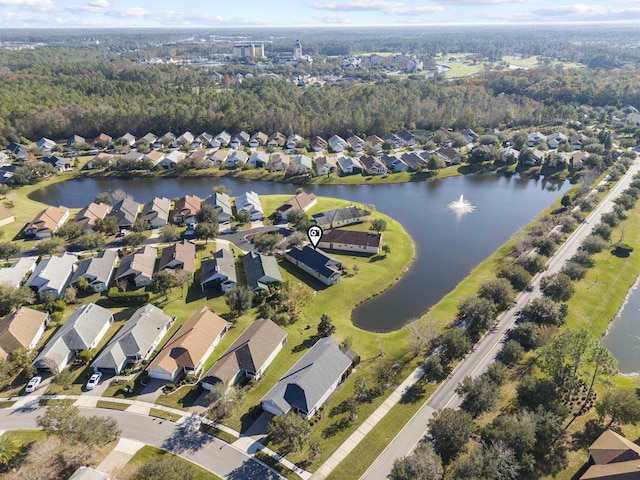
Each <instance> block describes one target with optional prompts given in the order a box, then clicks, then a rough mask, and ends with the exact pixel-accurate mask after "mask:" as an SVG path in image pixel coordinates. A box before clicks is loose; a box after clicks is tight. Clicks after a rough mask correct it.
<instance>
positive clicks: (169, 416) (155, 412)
mask: <svg viewBox="0 0 640 480" xmlns="http://www.w3.org/2000/svg"><path fill="white" fill-rule="evenodd" d="M149 416H150V417H156V418H162V419H164V420H169V421H170V422H177V421H178V420H180V419H181V418H182V417H181V416H180V415H177V414H175V413H171V412H167V411H165V410H160V409H159V408H152V409H151V410H149Z"/></svg>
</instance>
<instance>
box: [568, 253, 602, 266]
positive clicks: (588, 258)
mask: <svg viewBox="0 0 640 480" xmlns="http://www.w3.org/2000/svg"><path fill="white" fill-rule="evenodd" d="M569 261H570V262H572V263H577V264H578V265H581V266H583V267H585V268H591V267H593V266H594V265H595V264H596V262H595V260H594V259H593V255H592V254H591V253H589V252H585V251H583V250H580V251H577V252H576V253H575V254H574V255H573V257H571V258H570V259H569Z"/></svg>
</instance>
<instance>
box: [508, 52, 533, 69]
mask: <svg viewBox="0 0 640 480" xmlns="http://www.w3.org/2000/svg"><path fill="white" fill-rule="evenodd" d="M502 61H503V62H506V63H508V64H510V65H517V66H518V67H525V68H536V67H537V66H538V55H533V56H531V57H527V58H523V57H519V58H518V59H516V57H514V56H513V55H505V56H504V57H502Z"/></svg>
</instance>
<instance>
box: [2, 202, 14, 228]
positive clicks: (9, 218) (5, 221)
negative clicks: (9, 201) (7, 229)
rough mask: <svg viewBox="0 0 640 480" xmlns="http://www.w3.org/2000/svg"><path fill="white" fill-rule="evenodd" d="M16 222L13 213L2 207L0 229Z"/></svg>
mask: <svg viewBox="0 0 640 480" xmlns="http://www.w3.org/2000/svg"><path fill="white" fill-rule="evenodd" d="M15 221H16V217H14V216H13V213H11V211H10V210H9V209H8V208H7V207H5V206H4V205H0V227H2V226H4V225H9V224H10V223H13V222H15Z"/></svg>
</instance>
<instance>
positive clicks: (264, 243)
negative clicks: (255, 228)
mask: <svg viewBox="0 0 640 480" xmlns="http://www.w3.org/2000/svg"><path fill="white" fill-rule="evenodd" d="M282 240H283V237H282V235H280V234H279V233H262V234H259V235H257V236H256V237H255V239H254V240H253V244H254V245H255V247H256V250H258V251H259V252H262V253H272V252H273V251H274V250H275V248H276V247H277V246H278V244H279V243H280V242H282Z"/></svg>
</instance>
